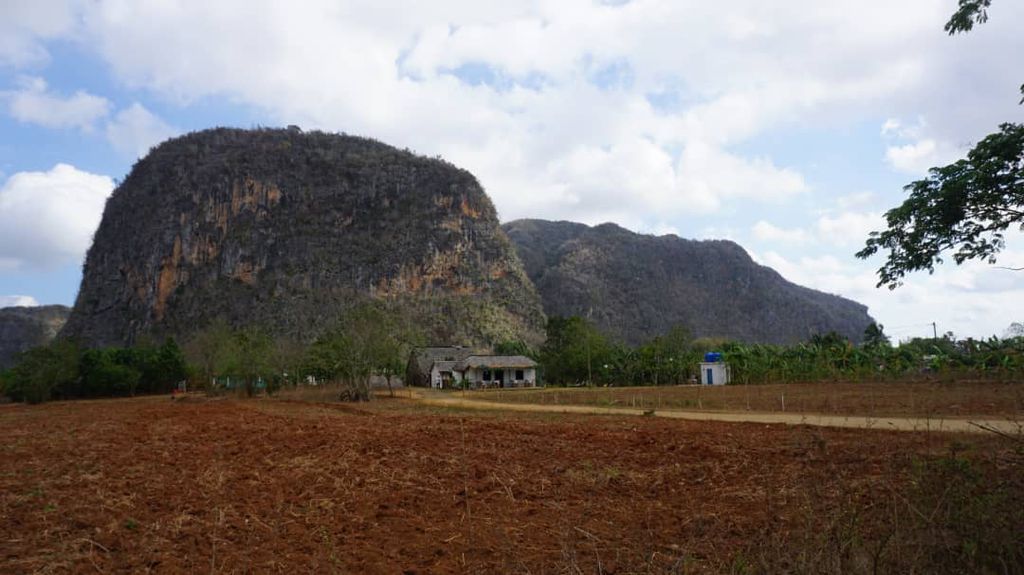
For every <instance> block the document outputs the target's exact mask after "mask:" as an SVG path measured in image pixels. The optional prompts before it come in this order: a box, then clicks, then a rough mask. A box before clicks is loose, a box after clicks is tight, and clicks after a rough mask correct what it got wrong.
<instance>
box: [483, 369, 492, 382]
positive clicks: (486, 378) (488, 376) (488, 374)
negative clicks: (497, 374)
mask: <svg viewBox="0 0 1024 575" xmlns="http://www.w3.org/2000/svg"><path fill="white" fill-rule="evenodd" d="M484 381H491V370H489V369H485V370H484Z"/></svg>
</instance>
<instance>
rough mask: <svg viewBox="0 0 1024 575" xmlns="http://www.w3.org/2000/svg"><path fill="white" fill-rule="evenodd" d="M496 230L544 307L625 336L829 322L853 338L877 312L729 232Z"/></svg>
mask: <svg viewBox="0 0 1024 575" xmlns="http://www.w3.org/2000/svg"><path fill="white" fill-rule="evenodd" d="M502 229H504V230H505V233H506V234H508V237H509V239H511V240H512V243H513V244H514V245H515V246H516V251H517V252H518V254H519V258H520V259H521V260H522V262H523V266H524V268H525V269H526V273H527V275H528V276H529V277H530V279H531V280H532V281H533V283H534V285H535V286H536V287H537V291H538V292H539V293H540V296H541V299H542V301H543V303H544V311H545V312H546V313H547V314H548V315H549V316H553V315H560V316H571V315H578V316H582V317H589V318H590V319H591V320H592V321H593V322H594V323H595V324H596V325H597V326H598V327H599V328H600V329H601V330H602V331H604V332H606V333H608V334H610V335H613V336H615V337H616V338H619V339H621V340H622V341H625V342H627V343H630V344H638V343H641V342H643V341H646V340H648V339H650V338H651V337H654V336H656V335H659V334H662V333H665V332H667V331H668V330H669V329H671V328H672V327H673V326H675V325H682V326H684V327H686V328H687V329H689V330H690V332H691V333H692V334H693V335H694V336H696V337H702V336H708V337H727V338H731V339H737V340H741V341H746V342H761V343H774V344H790V343H795V342H799V341H806V340H807V339H808V338H809V337H810V336H812V335H814V334H823V333H826V332H828V331H836V332H838V333H840V334H841V335H843V336H846V337H847V338H849V339H851V340H852V341H855V342H858V341H860V339H861V338H862V336H863V333H864V329H865V328H866V327H867V326H868V324H870V323H871V322H872V321H873V320H872V319H871V317H870V316H869V315H868V313H867V307H866V306H864V305H862V304H860V303H857V302H854V301H852V300H849V299H846V298H842V297H839V296H836V295H832V294H827V293H824V292H820V291H816V290H813V289H809V288H805V287H802V286H799V285H796V284H794V283H792V282H789V281H787V280H786V279H785V278H783V277H782V276H781V275H779V274H778V273H777V272H775V271H774V270H772V269H771V268H768V267H765V266H761V265H759V264H757V263H756V262H754V261H753V260H752V259H751V258H750V256H749V255H748V254H747V252H746V251H744V249H743V248H742V247H740V246H739V245H738V244H736V243H734V242H731V241H727V240H706V241H696V240H686V239H681V238H678V237H676V236H674V235H666V236H651V235H643V234H637V233H634V232H631V231H629V230H626V229H624V228H622V227H620V226H618V225H615V224H602V225H599V226H594V227H590V226H587V225H584V224H579V223H574V222H565V221H558V222H553V221H546V220H536V219H524V220H515V221H511V222H508V223H506V224H504V225H503V226H502Z"/></svg>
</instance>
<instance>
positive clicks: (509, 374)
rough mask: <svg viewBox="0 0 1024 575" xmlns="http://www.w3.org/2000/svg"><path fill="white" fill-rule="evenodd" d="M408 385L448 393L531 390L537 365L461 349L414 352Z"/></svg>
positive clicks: (521, 358) (522, 359)
mask: <svg viewBox="0 0 1024 575" xmlns="http://www.w3.org/2000/svg"><path fill="white" fill-rule="evenodd" d="M406 380H407V381H408V382H409V384H410V385H419V386H422V387H433V388H435V389H450V388H453V387H460V386H462V385H466V386H468V387H472V388H487V387H499V388H508V387H535V386H536V385H537V362H535V361H533V360H532V359H530V358H528V357H525V356H521V355H490V354H484V353H480V352H477V351H474V350H471V349H469V348H465V347H425V348H420V349H417V350H414V351H413V352H412V355H411V356H410V357H409V364H408V366H407V368H406Z"/></svg>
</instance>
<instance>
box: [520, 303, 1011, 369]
mask: <svg viewBox="0 0 1024 575" xmlns="http://www.w3.org/2000/svg"><path fill="white" fill-rule="evenodd" d="M709 351H718V352H721V353H722V358H723V361H725V362H727V363H728V364H729V366H730V369H731V372H732V379H733V381H734V382H736V383H788V382H799V381H827V380H844V381H851V380H854V381H855V380H879V379H897V378H907V377H916V376H921V375H936V374H939V375H942V374H945V375H950V376H968V377H996V378H1003V377H1007V378H1008V377H1020V376H1021V375H1022V374H1024V336H1022V335H1021V334H1017V335H1010V336H1008V337H1005V338H998V337H991V338H989V339H985V340H976V339H970V338H968V339H964V340H957V339H955V338H954V336H953V334H952V333H947V334H946V335H944V336H942V337H936V338H915V339H912V340H910V341H908V342H903V343H901V344H900V345H898V346H893V345H892V344H891V342H890V340H889V338H888V337H887V336H886V335H885V333H884V330H883V327H882V326H880V325H878V324H874V323H873V324H871V325H869V326H868V327H867V329H866V330H865V332H864V338H863V341H862V343H860V344H859V345H855V344H853V343H852V342H850V341H849V340H848V339H846V338H844V337H842V336H841V335H839V334H837V333H835V332H830V333H826V334H818V335H813V336H811V337H810V338H809V339H808V340H807V341H805V342H801V343H797V344H793V345H766V344H757V343H753V344H752V343H743V342H737V341H729V340H724V339H716V338H692V337H691V336H690V335H689V333H688V332H687V330H686V329H685V328H683V327H681V326H680V327H676V328H674V329H672V330H671V331H669V332H668V333H667V334H664V335H662V336H658V337H655V338H653V339H651V340H650V341H648V342H647V343H645V344H643V345H640V346H637V347H629V346H626V345H622V344H619V343H616V342H614V341H612V340H611V339H610V338H608V337H607V336H605V335H604V334H602V333H601V332H600V331H598V329H597V328H596V327H595V326H594V325H593V324H592V323H590V322H588V321H587V320H586V319H583V318H580V317H570V318H559V317H552V318H550V319H549V321H548V329H547V341H546V342H545V344H544V345H543V346H542V347H541V348H540V349H539V350H538V351H537V353H535V354H533V356H534V357H535V359H537V360H538V361H539V362H540V364H541V366H542V377H543V380H544V381H545V382H546V383H547V384H553V385H587V384H591V385H663V384H680V383H692V382H696V380H697V378H699V372H698V369H699V364H700V362H701V361H702V360H703V357H704V354H705V353H706V352H709Z"/></svg>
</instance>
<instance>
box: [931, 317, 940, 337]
mask: <svg viewBox="0 0 1024 575" xmlns="http://www.w3.org/2000/svg"><path fill="white" fill-rule="evenodd" d="M932 338H933V339H939V330H938V329H937V328H936V327H935V322H934V321H933V322H932Z"/></svg>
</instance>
